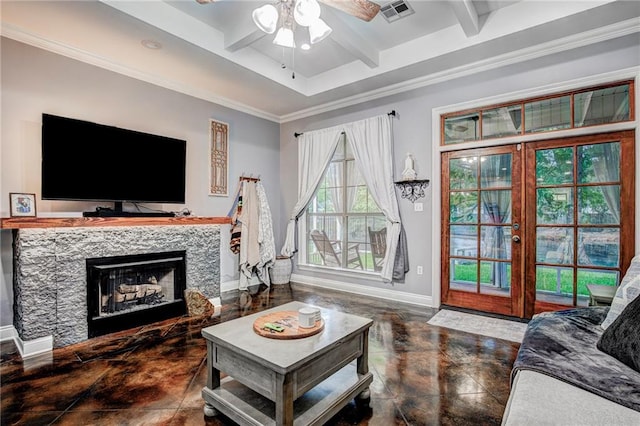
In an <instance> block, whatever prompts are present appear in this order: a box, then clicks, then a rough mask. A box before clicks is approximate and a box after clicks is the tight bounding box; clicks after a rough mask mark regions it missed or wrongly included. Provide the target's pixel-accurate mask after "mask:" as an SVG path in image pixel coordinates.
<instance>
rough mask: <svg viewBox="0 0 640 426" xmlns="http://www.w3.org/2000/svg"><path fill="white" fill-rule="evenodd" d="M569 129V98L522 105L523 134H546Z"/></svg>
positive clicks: (564, 97)
mask: <svg viewBox="0 0 640 426" xmlns="http://www.w3.org/2000/svg"><path fill="white" fill-rule="evenodd" d="M570 127H571V97H570V96H561V97H557V98H552V99H545V100H542V101H536V102H528V103H525V104H524V131H525V133H536V132H547V131H551V130H561V129H568V128H570Z"/></svg>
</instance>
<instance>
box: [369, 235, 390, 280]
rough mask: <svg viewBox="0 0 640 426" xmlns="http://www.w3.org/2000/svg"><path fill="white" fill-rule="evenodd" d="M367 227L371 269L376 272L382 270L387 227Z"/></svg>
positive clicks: (385, 249)
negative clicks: (371, 261)
mask: <svg viewBox="0 0 640 426" xmlns="http://www.w3.org/2000/svg"><path fill="white" fill-rule="evenodd" d="M368 229H369V241H370V242H371V257H372V258H373V270H374V271H376V272H378V271H382V262H383V260H384V254H385V252H386V251H387V228H386V227H385V228H382V229H379V230H377V231H374V230H373V229H371V227H370V226H369V227H368Z"/></svg>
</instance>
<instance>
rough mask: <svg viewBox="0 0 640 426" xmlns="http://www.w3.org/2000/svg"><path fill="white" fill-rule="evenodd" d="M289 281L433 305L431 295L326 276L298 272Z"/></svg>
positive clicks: (413, 303) (421, 304)
mask: <svg viewBox="0 0 640 426" xmlns="http://www.w3.org/2000/svg"><path fill="white" fill-rule="evenodd" d="M291 281H292V282H296V283H300V284H304V285H308V286H313V287H322V288H329V289H332V290H338V291H344V292H347V293H354V294H359V295H362V296H369V297H376V298H378V299H385V300H392V301H394V302H402V303H409V304H412V305H419V306H426V307H433V299H432V298H431V296H420V295H419V294H414V293H407V292H404V291H397V290H387V289H383V288H375V287H367V286H363V285H360V284H351V283H345V282H342V281H335V280H329V279H326V278H318V277H310V276H307V275H299V274H293V275H291Z"/></svg>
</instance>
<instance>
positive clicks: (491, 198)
mask: <svg viewBox="0 0 640 426" xmlns="http://www.w3.org/2000/svg"><path fill="white" fill-rule="evenodd" d="M480 197H481V198H482V200H481V203H480V204H481V206H482V216H481V219H480V220H481V221H482V223H509V222H511V190H502V191H482V192H480Z"/></svg>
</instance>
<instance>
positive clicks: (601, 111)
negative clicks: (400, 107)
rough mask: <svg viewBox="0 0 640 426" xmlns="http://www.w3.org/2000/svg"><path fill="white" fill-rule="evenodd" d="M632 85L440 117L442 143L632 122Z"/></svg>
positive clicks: (530, 100) (626, 83)
mask: <svg viewBox="0 0 640 426" xmlns="http://www.w3.org/2000/svg"><path fill="white" fill-rule="evenodd" d="M634 84H635V83H634V82H633V81H625V82H618V83H612V84H609V85H604V86H598V87H592V88H587V89H580V90H575V91H572V92H569V93H566V92H565V93H559V94H555V95H550V96H545V97H543V98H535V99H534V98H532V99H523V100H520V101H515V102H511V103H508V104H504V105H491V106H486V107H481V108H477V109H474V110H471V111H470V110H465V111H458V112H453V113H449V114H444V115H442V116H441V128H442V135H441V138H440V139H441V143H442V144H443V145H450V144H458V143H463V142H470V141H479V140H487V139H495V138H502V137H509V136H517V135H525V134H534V133H540V132H553V131H559V130H565V129H572V128H579V127H586V126H598V125H604V124H611V123H619V122H624V121H631V120H633V119H634V118H633V110H632V108H631V107H630V106H631V105H633V102H634V99H633V94H634Z"/></svg>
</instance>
